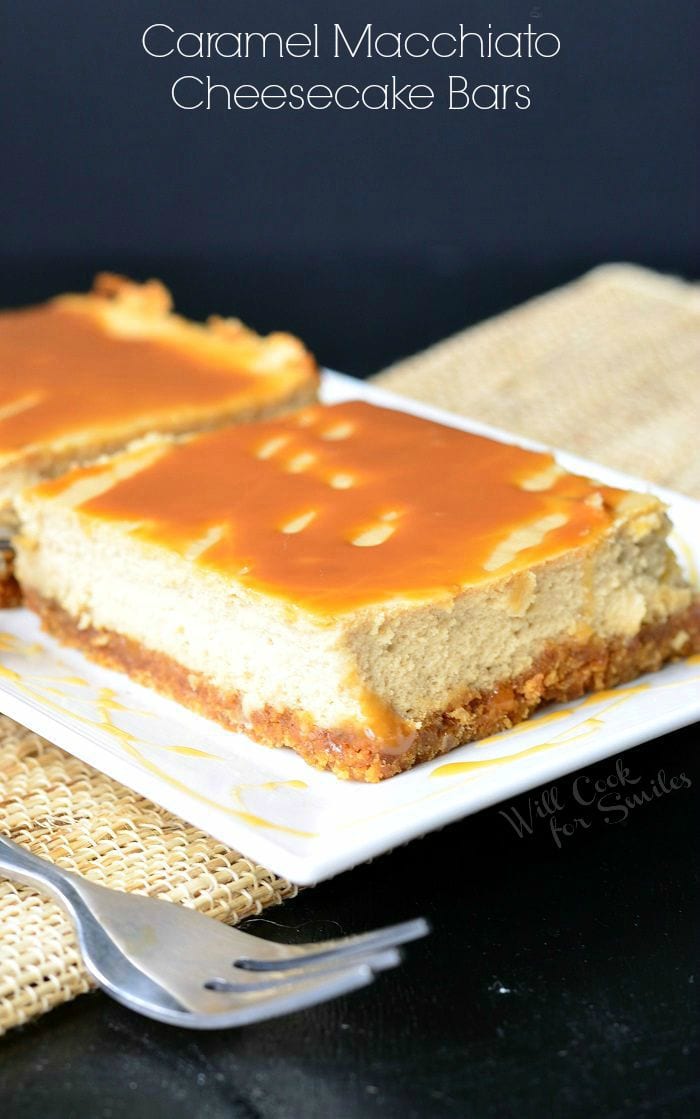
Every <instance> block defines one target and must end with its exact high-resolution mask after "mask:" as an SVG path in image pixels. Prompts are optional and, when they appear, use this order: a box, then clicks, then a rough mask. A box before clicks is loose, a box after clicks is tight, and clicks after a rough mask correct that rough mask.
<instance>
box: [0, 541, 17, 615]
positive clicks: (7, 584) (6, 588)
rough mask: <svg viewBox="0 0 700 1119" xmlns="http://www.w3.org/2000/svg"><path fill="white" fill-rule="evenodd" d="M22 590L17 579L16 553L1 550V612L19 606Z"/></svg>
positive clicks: (9, 550) (4, 549) (8, 549)
mask: <svg viewBox="0 0 700 1119" xmlns="http://www.w3.org/2000/svg"><path fill="white" fill-rule="evenodd" d="M21 601H22V589H21V587H20V585H19V583H18V582H17V580H16V579H15V553H14V550H13V549H12V548H0V610H8V609H9V608H10V607H11V606H19V605H20V603H21Z"/></svg>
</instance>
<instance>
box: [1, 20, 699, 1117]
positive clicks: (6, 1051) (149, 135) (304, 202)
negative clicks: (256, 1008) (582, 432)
mask: <svg viewBox="0 0 700 1119" xmlns="http://www.w3.org/2000/svg"><path fill="white" fill-rule="evenodd" d="M3 11H4V15H3V17H2V18H3V25H2V27H1V28H0V36H1V48H2V65H1V66H0V111H1V112H2V114H3V121H2V161H1V166H0V174H1V176H2V181H1V183H0V253H1V256H0V301H1V302H3V303H6V304H18V303H22V302H26V301H31V300H36V299H41V298H44V297H46V296H48V295H50V294H52V293H53V292H55V291H58V290H61V289H65V288H84V287H86V286H87V285H88V284H89V282H90V279H91V275H92V273H93V272H94V271H95V270H96V269H103V268H112V269H117V270H122V271H126V272H129V273H132V274H134V275H136V276H138V277H141V278H145V277H146V276H148V275H157V276H160V277H162V278H163V279H164V280H165V281H166V282H167V283H169V284H170V285H171V286H172V287H173V289H174V292H175V295H176V298H177V302H178V305H179V306H180V307H181V308H182V309H183V310H184V311H186V312H187V313H190V314H194V315H196V316H200V317H204V316H205V315H206V314H208V313H210V312H213V311H216V312H219V313H223V314H238V315H239V316H241V317H242V318H244V319H246V320H247V321H249V322H250V323H252V324H253V325H254V326H256V327H258V328H259V329H262V330H267V329H272V328H279V327H284V328H287V329H291V330H294V331H297V332H298V333H299V334H301V335H302V336H303V337H304V338H305V339H306V340H307V341H308V343H309V344H310V345H311V346H312V347H313V348H314V349H315V351H316V352H317V354H318V356H319V357H320V359H321V360H322V361H323V362H325V363H327V364H329V365H332V366H335V367H337V368H339V369H343V370H346V371H349V372H355V373H361V374H366V373H368V372H371V371H374V370H376V369H378V368H380V367H381V366H382V365H384V364H386V363H387V362H389V361H391V360H393V359H395V358H397V357H399V356H401V355H403V354H407V353H410V352H412V351H415V350H417V349H419V348H420V347H422V346H424V345H426V344H427V343H429V342H431V341H434V340H436V339H438V338H439V337H441V336H443V335H445V334H447V333H449V332H450V331H452V330H455V329H458V328H460V327H461V326H464V325H466V324H467V323H469V322H473V321H476V320H478V319H480V318H482V317H483V316H485V315H488V314H491V313H494V312H497V311H499V310H501V309H503V308H505V307H507V306H509V305H512V304H513V303H515V302H518V301H520V300H522V299H524V298H527V297H528V296H530V295H533V294H535V293H537V292H540V291H543V290H546V289H547V288H549V287H551V286H553V285H555V284H557V283H560V282H563V281H565V280H567V279H570V278H572V277H574V276H575V275H577V274H579V273H581V272H583V271H585V270H586V269H587V268H589V267H590V266H592V265H595V264H597V263H600V262H601V261H605V260H620V259H626V260H633V261H637V262H640V263H643V264H647V265H650V266H652V267H656V268H659V269H662V270H668V271H673V272H677V273H681V274H685V275H688V276H693V275H697V270H698V260H700V253H699V252H698V249H699V247H700V246H699V240H700V238H699V236H698V225H697V204H696V195H697V170H696V166H695V162H694V161H695V159H696V156H697V152H696V151H695V150H694V148H695V147H696V145H695V144H694V135H695V133H696V131H697V127H696V126H697V114H696V109H695V105H696V98H697V89H696V88H695V77H694V75H695V73H696V71H697V54H696V51H697V40H698V31H699V30H700V26H699V21H700V14H699V13H700V9H698V6H697V4H696V3H695V2H694V0H687V2H686V0H665V2H657V0H613V2H612V3H611V2H610V0H598V2H585V3H583V2H578V0H565V2H564V0H560V2H559V3H556V4H555V3H550V2H547V0H544V2H543V3H542V4H541V5H540V6H539V13H540V14H539V16H538V17H536V16H535V15H534V14H533V16H532V17H531V18H532V22H533V24H538V25H541V26H542V28H546V29H547V30H552V31H554V32H556V33H557V34H558V35H559V36H560V37H561V39H562V43H563V48H562V52H561V55H560V56H559V57H558V58H557V59H555V60H552V61H550V62H547V63H537V62H525V61H523V62H518V61H517V60H514V61H511V62H508V63H497V62H494V63H490V64H488V63H484V64H481V63H479V62H477V61H473V60H467V61H464V62H457V61H455V62H453V63H436V62H431V61H430V60H428V59H426V60H424V61H422V62H406V63H395V62H391V61H383V62H377V63H372V64H370V63H365V64H363V65H361V64H359V63H355V64H353V65H352V66H348V65H347V64H343V65H341V64H340V63H323V62H321V61H319V62H318V63H317V64H315V65H314V66H313V68H312V67H311V65H310V64H309V63H308V62H298V63H296V64H283V65H279V64H278V63H268V64H267V65H265V66H263V67H259V66H255V65H253V64H243V63H238V64H236V63H224V62H212V63H211V64H207V63H206V62H196V63H188V62H186V61H185V60H182V59H178V60H172V61H171V62H166V61H163V62H157V61H156V60H154V59H149V58H148V57H147V56H146V55H145V54H144V53H143V51H142V49H141V46H140V36H141V34H142V32H143V30H144V28H145V27H146V26H148V25H149V24H150V23H152V22H160V21H163V22H168V23H170V24H171V25H173V26H174V27H176V28H177V29H178V30H187V29H194V30H225V29H229V28H230V29H238V28H240V29H250V30H256V29H260V30H273V29H277V30H283V31H291V30H293V29H296V28H298V29H304V28H305V27H306V26H307V25H308V24H309V23H311V22H313V21H314V20H319V21H320V22H321V23H322V24H324V25H326V26H327V25H328V24H329V23H332V21H333V20H338V21H339V22H342V23H343V24H344V26H347V27H348V28H349V29H350V28H353V27H355V28H359V27H361V26H362V25H363V24H364V23H365V22H366V21H367V20H369V19H372V20H374V22H375V25H377V26H378V27H379V26H380V25H381V26H382V27H386V28H395V29H401V30H409V29H423V28H424V29H429V30H435V31H436V30H439V29H441V28H444V29H449V28H450V27H451V25H453V24H454V23H456V22H457V21H459V20H460V19H463V20H464V22H465V23H466V24H468V25H469V26H470V27H473V28H474V29H476V30H479V29H481V28H484V27H485V25H486V24H488V22H489V21H491V22H492V24H493V25H494V28H495V29H498V30H519V29H524V27H525V26H526V24H527V22H528V19H529V18H530V13H531V12H533V11H534V6H533V5H532V4H530V3H529V0H526V2H523V3H516V2H515V0H507V2H505V0H501V2H498V0H497V2H490V3H486V2H478V0H473V2H471V0H470V2H466V0H463V2H462V3H452V2H450V0H443V2H438V3H433V4H430V5H429V4H427V3H422V4H421V3H417V2H416V0H403V2H401V3H398V2H390V0H387V2H380V0H374V2H373V3H368V2H366V0H355V2H354V3H350V2H347V3H342V4H341V3H340V2H339V0H326V2H323V3H321V2H317V3H312V2H299V3H296V4H293V5H290V4H289V3H283V2H282V0H277V2H275V3H270V2H265V0H258V2H256V3H253V2H247V3H243V2H241V3H234V2H233V0H227V2H207V3H198V4H197V3H194V2H189V3H184V2H172V0H158V2H151V0H120V3H118V4H116V3H104V2H103V3H99V2H98V3H95V2H92V3H88V2H73V3H69V4H65V3H59V2H57V0H22V2H21V3H19V2H14V3H5V5H4V8H3ZM187 72H194V73H207V72H210V73H212V75H213V76H214V77H215V79H216V80H217V81H230V82H232V83H235V82H240V81H248V80H252V81H256V82H262V81H264V80H269V81H281V82H287V83H289V82H291V81H292V80H296V81H304V82H307V83H308V82H311V81H314V80H315V81H327V82H329V83H331V84H334V83H336V82H339V81H341V80H347V79H349V78H350V77H351V76H352V77H354V79H355V80H356V81H357V82H358V83H360V84H363V83H365V82H369V81H372V80H384V79H385V77H386V76H387V75H389V74H391V73H392V72H396V73H398V74H400V75H401V77H402V80H411V79H412V80H414V81H419V80H420V81H426V82H428V83H430V84H433V85H435V86H437V87H439V88H442V87H443V85H444V83H445V81H446V75H447V74H449V73H450V72H456V73H465V74H466V75H467V76H468V77H469V78H470V80H471V81H472V82H481V81H494V82H495V81H513V82H515V83H516V84H517V82H526V83H528V84H529V85H531V87H532V90H533V99H534V100H533V107H532V109H530V110H529V111H528V112H525V113H522V112H520V113H519V112H515V111H512V112H509V113H503V112H485V113H478V112H472V111H469V112H466V113H453V114H448V113H447V112H446V111H445V110H443V109H439V108H434V109H432V110H431V111H429V112H427V113H424V114H406V115H402V114H393V115H392V114H381V113H376V114H371V113H361V112H355V113H347V114H341V113H339V112H334V111H329V112H326V113H315V114H314V113H311V112H304V113H296V114H293V113H290V112H281V113H278V114H274V113H270V112H262V111H260V110H258V111H256V112H253V113H249V114H243V113H229V114H227V113H225V112H224V111H217V112H211V113H209V114H206V113H204V112H196V113H195V112H193V113H184V112H181V111H178V110H177V109H176V108H175V107H174V106H173V105H172V104H171V103H170V101H169V87H170V84H171V82H172V80H173V79H174V77H175V76H177V75H178V74H181V73H187ZM563 375H564V376H565V371H563ZM627 759H628V762H629V764H630V765H633V767H634V769H635V772H636V773H638V774H639V775H640V778H641V779H642V780H643V782H644V785H645V787H649V786H650V785H651V783H652V782H653V781H654V780H655V778H656V775H657V774H658V772H659V770H660V769H663V770H664V771H665V772H666V774H667V775H669V776H670V775H673V774H677V773H679V772H681V771H683V772H686V773H687V775H688V776H689V777H690V778H691V780H692V788H691V789H689V790H685V791H680V792H677V793H673V794H671V795H668V796H665V797H662V798H660V799H659V800H656V801H654V802H653V803H651V804H649V805H647V806H646V807H644V808H642V809H640V810H639V811H637V812H636V813H634V814H633V815H632V816H631V817H630V819H629V821H628V823H627V824H624V825H620V826H619V827H616V828H609V827H606V826H605V825H604V824H602V823H600V822H599V823H598V824H597V826H596V828H594V829H593V830H591V831H590V832H587V833H585V834H581V835H577V836H576V837H575V838H574V839H573V840H572V841H571V843H570V844H569V846H568V847H567V849H565V850H561V851H559V850H557V849H556V848H555V847H554V845H553V843H552V841H551V840H550V838H549V837H548V835H547V834H546V833H545V832H543V833H542V834H541V835H538V836H536V837H533V838H532V839H526V840H518V839H517V838H516V836H515V835H514V833H513V832H512V831H511V830H510V828H509V826H508V824H507V823H506V822H505V821H504V820H503V819H502V818H500V817H499V815H498V809H492V810H491V811H489V812H485V813H482V814H480V815H478V816H476V817H472V818H470V819H467V820H465V821H462V822H461V823H458V824H454V825H453V826H451V827H450V828H448V829H445V830H443V831H442V832H439V833H436V834H433V835H431V836H429V837H428V838H426V839H424V840H421V841H418V842H415V843H413V844H411V845H410V846H408V847H406V848H403V849H401V850H400V851H397V852H394V853H393V854H391V855H387V856H385V857H383V858H381V859H378V860H376V861H375V862H374V863H373V864H371V865H370V866H365V867H361V868H358V869H357V870H355V871H353V872H351V873H350V874H348V875H344V876H341V877H340V878H338V879H336V880H334V881H333V882H330V883H326V884H323V885H321V886H319V887H318V888H316V889H314V890H311V891H307V892H305V893H303V894H302V895H301V896H300V897H299V898H298V899H297V900H296V901H294V902H292V903H290V904H289V905H287V906H284V907H283V908H282V909H280V910H278V911H274V912H270V913H269V914H267V915H266V920H270V921H272V922H276V921H279V922H280V925H281V926H282V928H281V929H278V928H277V926H276V925H274V924H270V925H266V924H261V925H258V926H257V927H256V926H255V925H253V926H252V931H261V932H266V933H267V934H268V935H272V936H274V935H279V936H287V937H290V938H293V937H295V936H296V937H299V938H301V939H303V938H305V937H308V936H310V935H312V934H314V933H315V934H316V935H318V936H332V935H336V934H337V933H339V932H343V931H344V932H352V931H360V930H361V929H364V928H370V927H372V926H373V925H377V924H381V923H387V922H391V921H398V920H401V919H404V918H408V917H410V916H415V915H417V914H418V913H424V914H425V915H426V916H428V917H430V918H431V920H432V921H433V925H434V932H433V934H432V936H431V937H430V938H429V939H428V940H427V941H425V942H423V943H421V944H416V945H414V946H412V947H411V949H410V950H409V953H408V960H407V962H406V964H404V965H403V967H402V969H401V970H400V971H399V972H396V973H394V974H390V975H386V976H383V977H381V979H380V980H379V982H378V984H377V985H376V986H375V987H373V988H372V989H370V990H368V991H363V992H358V993H356V994H354V995H353V996H351V997H349V998H346V999H342V1000H338V1001H337V1002H335V1003H332V1004H329V1005H328V1006H327V1007H321V1008H318V1009H317V1010H313V1011H308V1012H306V1013H304V1014H303V1015H299V1016H296V1017H294V1018H287V1019H281V1020H279V1021H277V1022H272V1023H267V1024H263V1025H260V1026H257V1027H251V1028H249V1029H245V1030H241V1031H235V1032H231V1033H224V1034H212V1035H194V1034H189V1033H183V1032H179V1031H176V1030H173V1029H169V1028H167V1027H163V1026H158V1025H156V1024H155V1023H150V1022H146V1021H144V1020H141V1019H139V1018H137V1017H135V1016H134V1015H132V1014H130V1013H129V1012H128V1011H126V1010H123V1009H122V1008H120V1007H118V1006H116V1005H115V1004H113V1003H111V1002H110V1001H109V1000H108V999H106V998H105V997H104V996H102V995H93V996H90V997H86V998H82V999H79V1000H77V1001H76V1002H75V1003H73V1004H72V1005H70V1006H68V1007H65V1008H62V1009H60V1010H57V1011H54V1012H52V1013H51V1014H50V1015H48V1016H47V1017H46V1018H44V1019H41V1020H39V1021H37V1022H35V1023H33V1024H31V1025H30V1026H28V1027H26V1028H25V1029H23V1030H16V1031H13V1033H12V1034H11V1035H10V1036H9V1037H8V1038H7V1039H6V1040H5V1041H4V1042H3V1043H2V1049H1V1052H0V1110H1V1111H2V1114H3V1116H7V1119H15V1117H17V1119H25V1117H26V1116H30V1117H31V1116H34V1115H41V1116H43V1117H44V1119H53V1117H57V1119H64V1117H72V1116H90V1117H92V1116H100V1117H103V1119H120V1117H121V1116H123V1115H129V1116H131V1117H132V1119H141V1117H142V1116H143V1117H144V1119H155V1117H157V1116H160V1115H168V1116H170V1117H171V1119H179V1117H180V1116H182V1117H183V1119H185V1117H187V1119H189V1117H191V1116H197V1117H198V1119H200V1117H201V1119H336V1117H337V1119H355V1117H356V1116H357V1117H363V1119H369V1117H372V1119H374V1117H375V1116H376V1117H378V1119H385V1117H388V1119H394V1117H395V1116H401V1117H403V1119H433V1117H436V1119H442V1117H443V1116H445V1117H449V1119H462V1117H465V1116H469V1117H471V1116H474V1117H482V1116H488V1117H493V1119H503V1117H510V1116H513V1117H517V1119H525V1117H527V1119H529V1117H530V1116H532V1117H533V1119H534V1117H537V1119H539V1117H540V1116H542V1115H545V1114H551V1115H553V1116H557V1117H558V1116H562V1117H563V1116H567V1117H569V1116H579V1115H580V1116H582V1117H584V1116H585V1117H586V1119H590V1117H591V1116H596V1117H598V1116H606V1117H608V1119H618V1117H631V1119H636V1117H638V1116H652V1115H653V1116H657V1117H659V1119H669V1117H671V1119H675V1117H676V1116H678V1117H685V1116H688V1115H691V1114H695V1113H697V1107H698V1084H697V1068H698V1034H697V995H696V991H697V981H696V976H697V948H696V944H695V943H694V937H693V931H692V930H693V928H694V915H696V914H697V896H698V894H697V884H698V882H697V875H698V864H697V858H696V851H697V839H698V826H697V824H698V789H699V788H700V770H698V765H697V760H696V759H697V731H696V730H694V729H692V728H690V729H687V730H685V731H681V732H678V733H677V734H675V735H673V736H669V737H666V738H665V739H661V740H659V741H658V742H656V743H651V744H648V745H647V746H644V747H641V748H639V749H638V750H635V751H634V752H632V753H631V754H629V755H627ZM611 769H612V762H604V763H601V765H600V766H598V767H596V768H594V769H591V770H590V771H588V772H589V775H590V776H592V777H596V776H599V777H604V776H605V775H606V774H607V773H608V772H609V771H611ZM534 795H537V793H535V794H534ZM695 924H696V922H695Z"/></svg>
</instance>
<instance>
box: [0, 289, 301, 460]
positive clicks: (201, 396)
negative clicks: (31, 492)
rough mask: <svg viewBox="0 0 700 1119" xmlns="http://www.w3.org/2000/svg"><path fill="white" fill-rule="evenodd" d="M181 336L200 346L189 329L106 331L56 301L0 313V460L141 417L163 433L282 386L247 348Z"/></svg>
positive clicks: (284, 373)
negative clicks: (184, 416) (177, 420)
mask: <svg viewBox="0 0 700 1119" xmlns="http://www.w3.org/2000/svg"><path fill="white" fill-rule="evenodd" d="M90 298H91V297H85V303H86V304H87V303H88V300H89V299H90ZM156 326H157V324H156ZM188 329H189V331H191V332H193V333H196V332H197V330H199V332H200V333H201V335H202V336H203V339H204V341H203V343H202V345H200V346H197V345H196V344H194V339H191V338H190V337H189V335H188V333H187V330H183V331H182V332H178V331H177V330H172V331H160V332H158V330H157V329H154V330H153V331H152V333H151V334H150V335H149V333H148V332H147V331H145V330H144V332H142V333H141V334H140V335H139V334H133V335H130V334H128V333H118V332H116V331H110V330H108V329H107V328H106V326H105V324H104V323H103V322H102V321H101V320H100V317H99V315H98V314H97V313H94V314H93V313H87V312H85V311H77V310H74V309H72V308H71V307H69V306H65V305H63V304H62V302H61V301H60V300H59V301H56V302H52V303H47V304H45V305H43V306H39V307H30V308H26V309H23V310H19V311H8V312H5V313H3V314H2V315H0V453H2V452H6V453H7V452H12V451H17V450H21V449H23V448H25V447H27V446H31V445H34V444H36V443H39V442H42V441H46V440H55V439H58V438H60V437H65V436H70V435H71V434H74V433H79V432H81V431H84V430H85V429H86V428H89V429H90V430H93V431H94V429H97V430H98V431H100V430H102V429H103V428H106V429H107V430H111V429H114V428H118V427H119V426H120V425H128V424H129V423H130V422H133V421H134V420H135V419H136V418H140V417H145V418H146V419H148V418H151V419H153V420H154V421H156V420H157V419H158V418H160V421H161V422H164V423H165V426H166V427H167V428H170V427H172V426H173V422H172V420H173V417H172V413H173V410H177V409H187V410H189V411H195V412H196V411H198V410H211V409H212V408H213V407H216V406H222V405H224V404H226V403H233V402H237V401H238V400H240V401H241V404H242V405H244V404H246V403H247V401H248V398H251V400H252V401H253V402H255V401H256V400H258V401H264V400H267V399H269V398H272V397H274V395H275V394H276V393H279V390H280V386H281V385H283V384H286V383H287V380H288V378H289V374H290V370H289V369H286V368H285V367H284V366H283V367H282V368H279V369H277V370H270V371H267V370H266V371H265V375H264V376H261V375H260V371H259V370H257V369H255V368H253V367H252V363H253V359H254V358H255V357H256V353H255V348H254V346H253V344H252V343H241V345H240V346H236V345H235V343H233V342H232V343H228V344H224V342H223V341H222V342H221V344H220V345H219V346H218V347H217V346H216V345H212V343H211V342H210V340H209V338H208V335H207V331H206V330H205V329H204V328H203V327H202V328H197V327H195V326H193V325H192V326H189V328H188ZM253 337H255V336H253ZM257 341H258V342H259V343H261V341H262V340H260V339H258V340H257ZM300 349H301V347H300ZM297 374H298V371H297ZM299 379H301V378H299Z"/></svg>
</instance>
